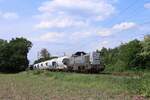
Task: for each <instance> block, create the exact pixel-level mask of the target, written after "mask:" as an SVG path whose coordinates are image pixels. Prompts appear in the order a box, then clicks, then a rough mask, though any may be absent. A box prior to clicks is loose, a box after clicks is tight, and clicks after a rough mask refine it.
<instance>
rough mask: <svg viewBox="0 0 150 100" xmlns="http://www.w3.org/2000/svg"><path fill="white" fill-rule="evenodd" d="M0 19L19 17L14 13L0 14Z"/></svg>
mask: <svg viewBox="0 0 150 100" xmlns="http://www.w3.org/2000/svg"><path fill="white" fill-rule="evenodd" d="M0 18H3V19H18V18H19V15H18V14H17V13H15V12H0Z"/></svg>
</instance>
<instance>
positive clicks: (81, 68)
mask: <svg viewBox="0 0 150 100" xmlns="http://www.w3.org/2000/svg"><path fill="white" fill-rule="evenodd" d="M33 69H40V70H53V71H54V70H55V71H60V70H61V71H73V72H92V73H98V72H101V71H103V70H104V69H105V66H104V64H103V63H102V62H101V59H100V53H99V52H92V53H85V52H76V53H75V54H73V55H72V56H70V57H69V56H64V57H59V58H55V59H52V60H47V61H44V62H41V63H37V64H34V67H33Z"/></svg>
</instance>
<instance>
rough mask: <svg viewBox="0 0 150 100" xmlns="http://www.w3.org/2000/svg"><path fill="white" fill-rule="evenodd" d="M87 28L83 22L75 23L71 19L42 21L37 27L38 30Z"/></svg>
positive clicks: (62, 18)
mask: <svg viewBox="0 0 150 100" xmlns="http://www.w3.org/2000/svg"><path fill="white" fill-rule="evenodd" d="M82 26H86V23H84V22H83V21H75V20H73V19H72V18H69V17H62V16H61V18H60V17H58V18H55V19H51V20H47V21H41V22H40V23H39V24H37V25H36V26H35V27H36V28H37V29H49V28H66V27H82Z"/></svg>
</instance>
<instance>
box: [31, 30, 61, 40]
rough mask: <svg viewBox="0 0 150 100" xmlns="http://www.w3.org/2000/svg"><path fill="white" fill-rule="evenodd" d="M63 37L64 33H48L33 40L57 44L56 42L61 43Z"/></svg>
mask: <svg viewBox="0 0 150 100" xmlns="http://www.w3.org/2000/svg"><path fill="white" fill-rule="evenodd" d="M62 37H63V33H58V32H48V33H44V34H42V35H40V36H38V37H36V38H32V40H33V41H39V42H56V41H59V40H60V39H61V38H62Z"/></svg>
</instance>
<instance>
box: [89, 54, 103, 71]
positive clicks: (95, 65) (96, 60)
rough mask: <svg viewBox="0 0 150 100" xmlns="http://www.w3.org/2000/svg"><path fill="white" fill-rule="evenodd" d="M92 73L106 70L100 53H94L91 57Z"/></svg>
mask: <svg viewBox="0 0 150 100" xmlns="http://www.w3.org/2000/svg"><path fill="white" fill-rule="evenodd" d="M90 63H91V71H92V72H100V71H103V70H104V69H105V66H104V64H102V63H101V57H100V52H97V51H95V52H92V53H91V55H90Z"/></svg>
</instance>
